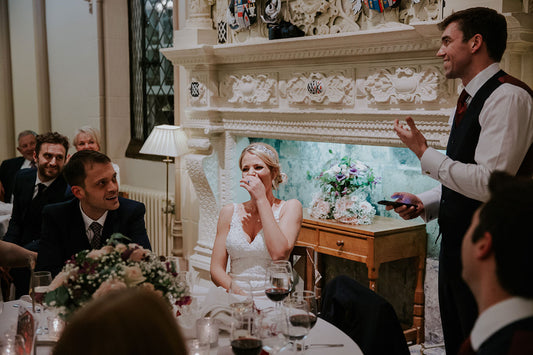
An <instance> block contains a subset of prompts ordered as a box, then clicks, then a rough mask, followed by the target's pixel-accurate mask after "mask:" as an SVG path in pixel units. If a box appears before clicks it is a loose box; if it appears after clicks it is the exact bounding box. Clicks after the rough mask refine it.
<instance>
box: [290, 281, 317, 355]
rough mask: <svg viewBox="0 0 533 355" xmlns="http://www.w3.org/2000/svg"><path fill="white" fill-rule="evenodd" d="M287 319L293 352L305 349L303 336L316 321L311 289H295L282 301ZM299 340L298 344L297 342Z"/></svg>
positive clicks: (305, 335)
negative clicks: (295, 290) (299, 343)
mask: <svg viewBox="0 0 533 355" xmlns="http://www.w3.org/2000/svg"><path fill="white" fill-rule="evenodd" d="M284 305H285V307H286V309H287V316H288V319H289V323H288V326H289V333H288V334H289V339H290V340H292V341H294V352H295V353H296V351H297V349H298V348H301V349H302V351H305V338H306V337H307V335H308V334H309V331H310V330H311V328H313V327H314V325H315V324H316V321H317V303H316V297H315V293H314V292H313V291H297V292H294V293H293V294H292V296H291V297H290V298H289V299H288V300H286V301H285V302H284ZM298 341H301V345H300V346H298V344H297V342H298Z"/></svg>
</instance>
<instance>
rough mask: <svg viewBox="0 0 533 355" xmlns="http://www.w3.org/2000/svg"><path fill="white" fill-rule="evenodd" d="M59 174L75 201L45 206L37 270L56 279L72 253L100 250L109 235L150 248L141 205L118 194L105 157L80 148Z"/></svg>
mask: <svg viewBox="0 0 533 355" xmlns="http://www.w3.org/2000/svg"><path fill="white" fill-rule="evenodd" d="M63 175H64V176H65V179H66V180H67V182H68V184H69V185H70V186H71V190H72V194H73V195H74V196H75V197H76V198H74V199H73V200H71V201H67V202H63V203H57V204H53V205H48V206H46V207H45V208H44V210H43V225H42V230H41V235H42V237H41V246H40V250H39V254H38V256H37V266H36V270H46V271H50V272H51V273H52V276H55V275H56V274H57V273H59V271H61V268H62V267H63V265H64V264H65V261H67V260H69V259H70V258H71V257H72V255H74V254H76V253H78V252H80V251H82V250H85V249H100V248H101V247H102V246H104V245H106V244H107V240H108V239H109V237H110V236H111V235H112V234H113V233H121V234H123V235H124V236H126V237H128V238H129V239H130V240H131V242H132V243H137V244H139V245H141V246H142V247H144V248H146V249H150V250H151V246H150V241H149V240H148V235H147V234H146V227H145V224H144V213H145V211H146V209H145V207H144V204H142V203H141V202H137V201H133V200H129V199H127V198H122V197H119V196H118V183H117V173H116V172H115V170H114V168H113V165H112V163H111V160H110V159H109V157H108V156H107V155H105V154H102V153H100V152H96V151H92V150H80V151H79V152H76V153H75V154H74V155H72V157H70V159H69V162H68V163H67V164H66V165H65V169H64V171H63Z"/></svg>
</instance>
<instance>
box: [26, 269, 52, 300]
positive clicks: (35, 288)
mask: <svg viewBox="0 0 533 355" xmlns="http://www.w3.org/2000/svg"><path fill="white" fill-rule="evenodd" d="M51 283H52V274H51V273H50V271H35V272H34V273H33V274H32V277H31V279H30V296H31V297H32V298H33V299H34V300H35V302H36V303H39V304H43V300H44V295H45V294H46V292H48V286H50V284H51Z"/></svg>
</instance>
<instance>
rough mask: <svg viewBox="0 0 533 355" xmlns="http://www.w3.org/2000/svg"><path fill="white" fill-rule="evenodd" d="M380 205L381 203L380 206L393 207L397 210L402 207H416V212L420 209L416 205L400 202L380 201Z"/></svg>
mask: <svg viewBox="0 0 533 355" xmlns="http://www.w3.org/2000/svg"><path fill="white" fill-rule="evenodd" d="M378 203H379V204H380V205H385V206H392V207H394V208H396V207H400V206H407V207H414V208H415V210H416V209H417V208H418V206H417V205H414V204H412V203H405V202H400V201H388V200H381V201H378Z"/></svg>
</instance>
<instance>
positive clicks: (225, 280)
mask: <svg viewBox="0 0 533 355" xmlns="http://www.w3.org/2000/svg"><path fill="white" fill-rule="evenodd" d="M239 166H240V169H241V171H242V179H241V180H240V186H241V187H243V188H244V189H246V190H247V191H248V192H249V194H250V200H249V201H247V202H244V203H241V204H236V203H234V204H229V205H226V206H224V207H223V208H222V210H221V211H220V215H219V218H218V225H217V234H216V238H215V244H214V246H213V254H212V256H211V279H212V280H213V282H214V283H215V284H216V285H217V286H222V287H224V288H225V289H226V290H229V289H230V286H231V283H232V278H236V277H238V282H242V281H243V280H244V282H249V283H250V284H251V286H252V288H257V287H260V286H261V285H262V284H263V283H264V280H265V274H266V268H267V267H268V265H269V264H270V262H271V261H272V260H287V259H288V258H289V255H290V253H291V251H292V248H293V247H294V243H295V242H296V238H297V237H298V233H299V231H300V226H301V224H302V204H301V203H300V201H298V200H296V199H293V200H288V201H283V200H280V199H278V198H275V197H274V194H273V192H272V190H273V189H276V188H277V186H278V184H279V183H281V182H283V181H284V179H285V178H286V175H285V174H283V173H282V172H281V168H280V165H279V158H278V153H277V152H276V150H275V149H274V148H273V147H271V146H270V145H268V144H265V143H252V144H250V145H249V146H248V147H246V148H245V149H244V150H243V151H242V153H241V157H240V159H239ZM228 256H229V258H230V272H229V274H228V273H226V269H227V264H228ZM238 286H240V285H238ZM240 287H242V286H240Z"/></svg>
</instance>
